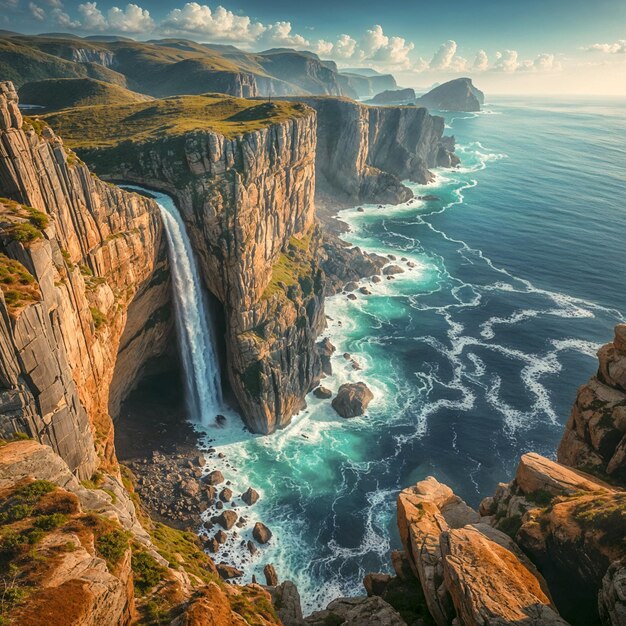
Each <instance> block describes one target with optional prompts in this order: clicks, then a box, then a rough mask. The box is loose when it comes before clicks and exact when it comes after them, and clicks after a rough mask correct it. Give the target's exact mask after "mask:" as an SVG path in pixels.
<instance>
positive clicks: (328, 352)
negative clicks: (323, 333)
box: [316, 337, 336, 376]
mask: <svg viewBox="0 0 626 626" xmlns="http://www.w3.org/2000/svg"><path fill="white" fill-rule="evenodd" d="M316 348H317V353H318V354H319V356H320V361H321V363H322V372H324V374H326V375H327V376H331V375H332V373H333V368H332V365H331V362H330V357H331V356H332V355H333V353H334V352H335V350H336V348H335V346H333V344H332V343H331V342H330V339H328V337H326V338H325V339H322V341H320V342H319V343H317V344H316Z"/></svg>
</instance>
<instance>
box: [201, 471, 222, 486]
mask: <svg viewBox="0 0 626 626" xmlns="http://www.w3.org/2000/svg"><path fill="white" fill-rule="evenodd" d="M203 480H204V482H205V483H206V484H207V485H213V486H214V485H219V484H220V483H223V482H224V475H223V474H222V472H220V471H219V470H213V471H212V472H209V473H208V474H207V475H206V476H205V477H204V479H203Z"/></svg>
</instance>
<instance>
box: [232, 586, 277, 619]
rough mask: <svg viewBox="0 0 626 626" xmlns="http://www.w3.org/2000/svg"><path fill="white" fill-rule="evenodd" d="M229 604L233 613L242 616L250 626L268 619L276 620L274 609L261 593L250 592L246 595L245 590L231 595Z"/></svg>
mask: <svg viewBox="0 0 626 626" xmlns="http://www.w3.org/2000/svg"><path fill="white" fill-rule="evenodd" d="M229 601H230V606H231V608H232V610H233V611H234V612H235V613H238V614H239V615H241V617H243V618H244V619H245V620H246V622H247V623H248V624H250V626H262V625H263V624H267V622H268V621H269V620H276V611H275V610H274V607H273V606H272V603H271V602H270V601H269V600H268V599H267V598H266V597H265V596H262V595H261V594H254V595H252V594H251V597H247V596H246V594H245V592H242V593H241V594H240V595H237V596H235V595H233V596H231V597H230V598H229Z"/></svg>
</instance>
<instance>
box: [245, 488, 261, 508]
mask: <svg viewBox="0 0 626 626" xmlns="http://www.w3.org/2000/svg"><path fill="white" fill-rule="evenodd" d="M241 499H242V500H243V501H244V502H245V503H246V504H247V505H248V506H252V505H253V504H255V503H256V502H257V501H258V499H259V493H258V492H257V491H255V490H254V489H252V487H248V488H247V489H246V491H245V492H244V493H242V494H241Z"/></svg>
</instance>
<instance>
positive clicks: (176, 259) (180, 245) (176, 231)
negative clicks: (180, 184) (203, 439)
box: [126, 185, 222, 426]
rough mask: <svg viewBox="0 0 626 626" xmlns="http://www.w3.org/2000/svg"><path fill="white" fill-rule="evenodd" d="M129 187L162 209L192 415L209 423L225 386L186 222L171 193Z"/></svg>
mask: <svg viewBox="0 0 626 626" xmlns="http://www.w3.org/2000/svg"><path fill="white" fill-rule="evenodd" d="M126 188H128V189H130V190H134V191H142V192H146V193H149V194H150V196H152V197H153V198H154V199H155V200H156V202H157V204H158V205H159V209H160V210H161V216H162V217H163V224H164V226H165V232H166V234H167V242H168V246H169V259H170V265H171V268H172V283H173V290H174V302H175V307H176V330H177V334H178V341H179V344H180V352H181V357H182V361H183V368H184V370H185V382H186V385H187V395H186V398H187V404H188V410H189V417H190V418H191V419H192V420H196V421H198V422H200V424H201V425H203V426H208V425H209V424H212V423H214V422H215V416H216V414H217V413H219V412H220V408H221V406H222V386H221V380H220V370H219V361H218V359H217V355H216V353H215V341H214V335H213V324H212V320H211V316H210V315H209V312H208V306H207V302H206V297H205V296H204V294H203V292H202V287H201V280H200V274H199V272H198V266H197V264H196V259H195V257H194V254H193V249H192V247H191V242H190V240H189V235H188V234H187V230H186V228H185V223H184V222H183V220H182V218H181V216H180V213H179V212H178V209H177V208H176V205H175V204H174V201H173V200H172V198H170V197H169V196H168V195H166V194H163V193H159V192H155V191H151V190H148V189H143V188H142V187H137V186H134V185H128V186H126Z"/></svg>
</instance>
